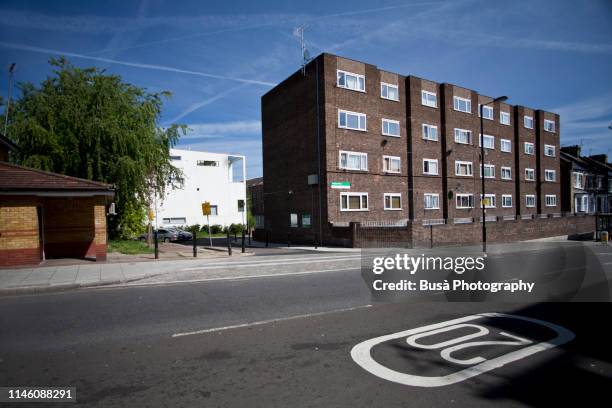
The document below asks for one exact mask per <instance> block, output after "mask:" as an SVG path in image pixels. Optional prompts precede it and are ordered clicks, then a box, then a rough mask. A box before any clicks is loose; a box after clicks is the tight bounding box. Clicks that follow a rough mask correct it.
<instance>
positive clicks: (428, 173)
mask: <svg viewBox="0 0 612 408" xmlns="http://www.w3.org/2000/svg"><path fill="white" fill-rule="evenodd" d="M425 163H435V164H436V172H435V173H431V172H426V171H425ZM428 167H430V166H428ZM423 174H426V175H428V176H437V175H439V174H440V167H439V166H438V159H423Z"/></svg>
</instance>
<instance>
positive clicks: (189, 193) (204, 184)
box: [154, 149, 247, 227]
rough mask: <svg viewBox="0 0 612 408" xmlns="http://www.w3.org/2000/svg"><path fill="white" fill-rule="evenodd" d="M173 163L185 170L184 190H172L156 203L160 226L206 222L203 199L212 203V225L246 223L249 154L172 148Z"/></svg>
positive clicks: (201, 223) (203, 223) (157, 223)
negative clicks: (247, 159)
mask: <svg viewBox="0 0 612 408" xmlns="http://www.w3.org/2000/svg"><path fill="white" fill-rule="evenodd" d="M170 158H171V160H172V164H173V165H174V166H175V167H177V168H179V169H181V170H182V171H183V177H184V179H185V183H184V185H183V188H182V189H180V190H168V191H166V196H165V197H164V199H163V200H161V201H159V200H158V201H157V203H156V210H155V211H156V218H157V219H156V224H154V225H158V226H159V227H169V226H179V225H193V224H200V225H206V216H205V215H203V214H202V203H204V202H206V201H208V202H209V203H210V205H211V215H210V225H214V224H220V225H222V226H228V225H230V224H245V223H246V216H247V214H246V158H245V157H244V156H239V155H231V154H220V153H208V152H199V151H195V150H180V149H170Z"/></svg>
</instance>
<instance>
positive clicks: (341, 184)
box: [331, 181, 351, 189]
mask: <svg viewBox="0 0 612 408" xmlns="http://www.w3.org/2000/svg"><path fill="white" fill-rule="evenodd" d="M331 188H338V189H350V188H351V183H350V182H349V181H332V182H331Z"/></svg>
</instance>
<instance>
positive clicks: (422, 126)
mask: <svg viewBox="0 0 612 408" xmlns="http://www.w3.org/2000/svg"><path fill="white" fill-rule="evenodd" d="M425 129H430V130H431V129H433V130H435V131H436V137H435V138H431V137H429V134H430V132H429V131H427V132H426V131H425ZM421 130H422V132H423V139H424V140H430V141H432V142H437V141H438V126H436V125H430V124H429V123H423V124H422V125H421Z"/></svg>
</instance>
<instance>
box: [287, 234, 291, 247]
mask: <svg viewBox="0 0 612 408" xmlns="http://www.w3.org/2000/svg"><path fill="white" fill-rule="evenodd" d="M290 247H291V234H287V248H290Z"/></svg>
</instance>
